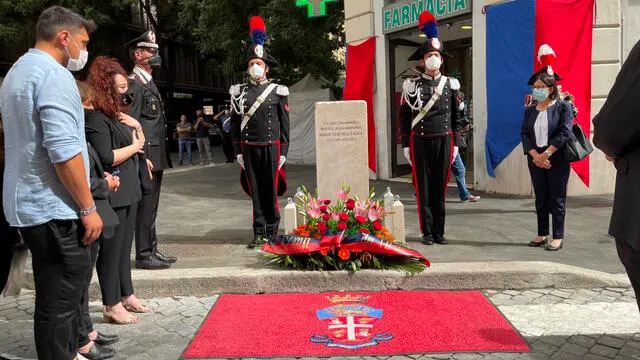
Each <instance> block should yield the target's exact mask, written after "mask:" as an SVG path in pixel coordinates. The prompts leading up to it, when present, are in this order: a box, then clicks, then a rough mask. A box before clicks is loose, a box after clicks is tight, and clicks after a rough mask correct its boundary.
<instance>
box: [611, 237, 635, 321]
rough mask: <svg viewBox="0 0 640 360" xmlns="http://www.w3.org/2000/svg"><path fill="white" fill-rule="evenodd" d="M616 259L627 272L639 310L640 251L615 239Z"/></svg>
mask: <svg viewBox="0 0 640 360" xmlns="http://www.w3.org/2000/svg"><path fill="white" fill-rule="evenodd" d="M616 249H617V250H618V257H619V258H620V261H621V262H622V265H624V269H625V270H626V271H627V276H629V280H630V281H631V286H632V287H633V291H634V292H635V293H636V302H637V303H638V310H640V251H638V250H635V249H634V248H633V247H632V246H631V245H630V244H629V243H627V242H626V241H622V240H618V239H616Z"/></svg>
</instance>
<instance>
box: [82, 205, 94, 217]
mask: <svg viewBox="0 0 640 360" xmlns="http://www.w3.org/2000/svg"><path fill="white" fill-rule="evenodd" d="M96 210H97V209H96V205H95V204H93V206H92V207H90V208H88V209H80V216H89V215H91V214H93V213H94V212H96Z"/></svg>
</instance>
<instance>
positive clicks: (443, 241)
mask: <svg viewBox="0 0 640 360" xmlns="http://www.w3.org/2000/svg"><path fill="white" fill-rule="evenodd" d="M433 241H435V243H436V244H440V245H447V244H448V243H449V242H448V241H447V239H445V238H444V235H436V236H434V237H433Z"/></svg>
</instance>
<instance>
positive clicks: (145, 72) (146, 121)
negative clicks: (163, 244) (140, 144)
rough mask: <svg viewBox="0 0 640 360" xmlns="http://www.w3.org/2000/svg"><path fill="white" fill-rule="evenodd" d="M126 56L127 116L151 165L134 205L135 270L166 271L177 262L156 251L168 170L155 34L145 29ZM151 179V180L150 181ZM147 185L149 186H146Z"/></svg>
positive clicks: (132, 43) (169, 162)
mask: <svg viewBox="0 0 640 360" xmlns="http://www.w3.org/2000/svg"><path fill="white" fill-rule="evenodd" d="M128 45H129V54H130V56H131V59H132V60H133V62H134V64H135V67H134V68H133V72H132V73H131V75H130V76H129V91H128V92H127V94H129V96H130V101H131V111H130V114H129V115H131V117H133V118H134V119H136V120H138V121H139V122H140V125H141V126H142V131H143V132H144V136H145V138H146V140H147V144H146V145H145V147H144V151H145V155H146V156H147V159H148V160H149V161H150V162H151V164H152V165H150V166H149V168H150V174H151V176H149V177H146V176H141V177H140V178H141V181H142V182H143V189H145V190H146V189H149V191H144V192H143V195H142V200H140V203H139V205H138V216H137V221H136V267H137V268H139V269H148V270H156V269H166V268H168V267H169V266H170V265H171V263H173V262H175V261H176V260H177V259H176V258H175V257H173V256H168V255H164V254H162V253H161V252H159V251H158V238H157V236H156V216H157V215H158V204H159V201H160V188H161V186H162V173H163V171H164V170H165V169H168V168H171V167H172V166H171V158H170V157H169V147H168V146H167V140H168V139H167V125H166V120H165V114H164V106H163V103H162V96H161V95H160V90H158V87H157V86H156V84H155V83H154V81H153V77H152V73H153V69H155V68H159V67H160V65H161V64H162V58H160V55H159V54H158V44H157V43H156V35H155V33H154V32H153V31H151V30H148V31H146V32H144V34H142V35H141V36H140V37H138V38H136V39H134V40H132V41H130V42H129V43H128ZM150 178H151V179H150ZM149 182H150V183H149Z"/></svg>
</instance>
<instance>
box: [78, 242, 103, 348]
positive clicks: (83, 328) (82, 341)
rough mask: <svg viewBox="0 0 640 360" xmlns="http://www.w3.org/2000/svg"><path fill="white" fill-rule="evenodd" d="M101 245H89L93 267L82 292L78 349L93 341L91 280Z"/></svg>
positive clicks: (87, 275)
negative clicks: (90, 305)
mask: <svg viewBox="0 0 640 360" xmlns="http://www.w3.org/2000/svg"><path fill="white" fill-rule="evenodd" d="M99 246H100V245H99V243H98V242H94V243H93V244H91V245H89V251H90V252H91V267H90V268H89V271H87V274H86V277H85V282H84V289H83V291H82V299H81V300H80V303H81V305H82V315H81V316H80V318H79V324H80V325H79V326H80V327H79V329H78V348H81V347H83V346H85V345H87V344H88V343H89V341H91V340H90V339H89V334H90V333H92V332H93V323H92V322H91V316H90V315H89V285H90V284H91V278H92V277H93V268H94V266H96V260H97V259H98V248H99Z"/></svg>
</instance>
